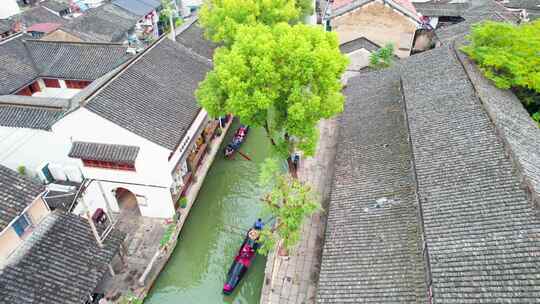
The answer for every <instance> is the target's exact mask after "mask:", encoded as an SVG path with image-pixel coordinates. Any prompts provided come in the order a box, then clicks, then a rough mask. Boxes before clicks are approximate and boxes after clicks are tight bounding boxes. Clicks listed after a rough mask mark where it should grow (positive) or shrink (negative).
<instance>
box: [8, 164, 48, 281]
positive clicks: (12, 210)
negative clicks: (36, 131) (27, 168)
mask: <svg viewBox="0 0 540 304" xmlns="http://www.w3.org/2000/svg"><path fill="white" fill-rule="evenodd" d="M44 189H45V188H44V187H43V185H41V184H38V183H37V182H35V181H33V180H31V179H29V178H27V177H25V176H22V175H20V174H19V173H17V172H15V171H14V170H11V169H9V168H7V167H5V166H3V165H0V231H2V230H4V228H6V227H7V225H8V224H9V223H10V222H11V221H12V220H14V219H15V218H16V217H17V216H19V215H20V214H21V212H22V211H23V210H24V209H25V208H26V207H28V206H29V205H30V204H31V203H32V202H33V201H34V200H35V199H36V198H37V197H38V195H39V194H40V193H41V192H43V190H44ZM0 289H1V288H0Z"/></svg>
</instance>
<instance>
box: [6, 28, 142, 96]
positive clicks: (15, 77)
mask: <svg viewBox="0 0 540 304" xmlns="http://www.w3.org/2000/svg"><path fill="white" fill-rule="evenodd" d="M126 50H127V48H126V47H125V46H123V45H121V44H112V43H95V42H64V41H44V40H34V39H28V36H26V35H24V34H19V35H15V36H14V37H12V38H8V39H6V40H5V41H0V79H2V83H0V95H7V94H12V93H14V92H15V91H16V90H18V89H19V88H21V87H23V86H25V85H28V84H30V83H31V82H32V81H34V80H35V79H36V78H39V77H53V78H63V79H83V80H95V79H97V78H99V77H101V76H103V75H105V74H106V73H108V72H110V71H111V70H113V69H115V68H116V67H118V66H120V65H121V64H122V63H124V62H126V61H127V60H129V59H130V58H131V56H130V55H128V54H127V53H126Z"/></svg>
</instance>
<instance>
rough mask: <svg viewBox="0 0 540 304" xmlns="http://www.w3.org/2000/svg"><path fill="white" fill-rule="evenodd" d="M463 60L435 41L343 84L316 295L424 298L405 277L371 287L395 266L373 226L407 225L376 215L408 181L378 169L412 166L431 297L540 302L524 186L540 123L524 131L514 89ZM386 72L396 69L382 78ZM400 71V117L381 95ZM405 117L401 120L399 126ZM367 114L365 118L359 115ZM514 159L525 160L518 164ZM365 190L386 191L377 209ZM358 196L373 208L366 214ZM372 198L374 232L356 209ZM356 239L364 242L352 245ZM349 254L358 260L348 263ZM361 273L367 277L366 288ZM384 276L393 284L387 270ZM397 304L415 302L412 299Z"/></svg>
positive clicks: (533, 172)
mask: <svg viewBox="0 0 540 304" xmlns="http://www.w3.org/2000/svg"><path fill="white" fill-rule="evenodd" d="M461 55H462V54H461ZM461 55H460V56H461ZM471 68H472V67H470V66H469V67H468V66H467V62H463V65H462V62H461V61H460V60H459V59H458V57H457V54H456V53H455V51H454V50H453V49H452V48H451V47H449V46H443V47H441V48H437V49H434V50H430V51H427V52H424V53H421V54H418V55H413V56H411V57H409V58H407V59H405V60H402V61H400V62H397V63H396V64H395V66H394V67H392V68H390V69H389V70H386V72H381V71H375V72H371V73H367V74H361V75H360V76H357V77H355V78H352V79H350V80H349V83H348V85H347V88H346V90H345V93H346V95H347V101H346V107H345V111H344V112H343V114H342V117H341V122H342V125H341V127H340V135H339V136H340V137H339V138H340V139H339V144H338V153H337V159H336V172H335V178H334V185H333V190H332V196H331V202H330V206H329V213H328V223H327V231H326V236H325V237H326V239H325V244H324V250H323V258H322V265H321V273H320V282H319V294H318V296H319V298H318V300H319V303H346V302H351V303H353V302H357V301H358V299H362V300H365V299H371V298H372V297H373V296H372V294H371V288H374V289H376V290H380V291H381V295H379V297H380V298H377V299H374V300H373V301H374V302H377V303H385V302H384V298H383V295H386V293H388V292H389V291H392V292H391V293H390V294H395V293H398V292H399V294H402V295H403V294H407V293H408V294H410V295H411V296H412V295H413V294H416V295H421V294H424V295H425V294H427V291H426V290H424V291H422V290H421V288H420V287H417V288H413V287H407V286H405V285H402V288H393V287H395V286H389V285H386V286H384V288H377V286H379V281H380V280H379V278H383V277H385V275H390V274H391V272H390V271H389V270H385V269H383V268H379V261H381V259H384V258H387V255H386V252H388V251H386V250H384V249H382V248H384V247H375V248H377V249H379V250H378V252H380V253H381V255H382V256H377V255H374V254H372V253H371V248H372V246H381V244H384V243H383V241H384V240H385V238H384V237H380V238H376V236H377V235H378V234H380V235H383V236H385V235H395V234H398V233H400V231H401V230H400V229H403V225H392V224H389V223H392V222H389V221H384V220H385V218H384V212H387V211H391V210H392V209H391V208H392V207H394V206H403V200H397V201H398V202H400V204H390V207H389V208H388V209H385V208H384V207H385V206H384V203H385V202H388V201H390V202H396V200H389V199H391V198H392V197H391V196H390V195H384V193H392V194H394V193H397V194H395V195H396V196H397V195H398V194H400V193H402V192H399V191H397V190H395V189H399V187H403V188H402V189H406V186H407V185H410V182H409V183H407V182H405V180H401V181H395V182H393V183H387V182H386V181H387V177H386V172H387V171H388V172H389V173H391V175H390V176H391V177H392V178H394V179H398V178H399V177H400V176H401V177H406V176H407V170H411V173H412V174H413V177H414V178H413V182H412V185H413V186H415V187H416V191H414V194H415V196H414V195H413V196H412V198H411V199H412V200H414V201H416V204H417V206H418V208H419V209H418V210H421V212H419V213H418V220H419V222H418V223H419V226H417V229H419V230H421V231H423V235H424V238H423V239H424V240H425V244H426V247H425V250H426V251H425V252H426V256H425V259H424V260H423V261H424V263H425V265H426V268H425V269H426V270H427V271H426V274H427V276H426V280H427V281H426V283H427V285H428V286H430V287H431V292H430V294H431V295H432V297H433V303H471V304H472V303H475V304H476V303H479V304H481V303H494V302H503V301H504V302H505V303H516V304H517V303H532V302H534V301H536V299H538V296H539V295H540V277H539V276H538V265H540V256H539V255H538V254H536V253H537V252H538V250H539V249H540V240H539V239H538V233H539V232H540V216H539V214H538V209H537V208H538V206H537V205H535V204H534V199H535V198H534V197H531V196H529V195H528V191H527V190H530V189H533V187H532V186H534V185H535V183H536V181H538V180H539V179H540V171H539V170H538V168H539V167H538V158H539V153H540V152H539V151H538V140H539V137H538V136H539V135H538V132H539V131H538V129H532V127H533V124H532V120H531V119H530V117H528V115H527V113H525V112H524V109H523V107H522V106H521V104H520V103H519V101H517V100H516V99H515V97H511V96H509V95H508V94H510V93H509V92H508V91H499V92H497V91H496V90H495V89H494V87H492V86H491V85H490V84H489V83H487V84H486V80H485V79H483V80H482V79H476V77H480V78H482V77H483V76H482V75H479V74H477V75H475V74H474V73H472V72H474V71H469V69H471ZM385 73H386V74H385ZM393 73H398V75H397V76H392V77H390V76H389V75H393ZM384 75H386V77H384ZM396 78H401V83H402V86H401V88H402V90H401V93H402V96H403V101H404V103H403V104H404V105H405V107H404V108H403V110H404V112H401V110H402V109H398V108H396V110H399V111H398V113H396V114H394V115H395V117H396V118H394V119H391V115H392V114H391V112H392V111H393V109H394V108H393V107H392V106H391V105H390V104H387V102H386V101H387V100H389V99H390V98H389V97H387V94H390V93H391V92H392V91H394V92H396V93H395V94H396V95H395V96H394V98H397V97H398V95H399V94H398V92H399V91H398V89H399V83H398V82H399V81H396ZM378 113H379V114H378ZM402 115H404V117H405V124H406V125H407V127H405V128H404V127H399V124H398V122H399V120H400V119H402V117H401V116H402ZM364 116H366V117H368V118H366V119H363V117H364ZM385 116H386V117H385ZM525 120H528V121H527V122H525ZM522 121H523V122H524V125H523V129H520V126H521V125H520V123H521V122H522ZM518 124H519V125H518ZM407 135H408V137H409V141H410V148H408V149H407V147H406V146H403V149H400V150H395V151H394V152H393V153H391V154H390V155H389V156H388V157H387V156H386V155H387V154H386V150H390V151H393V150H392V149H396V147H395V143H394V142H393V140H396V139H398V138H400V137H407ZM509 138H510V139H509ZM512 153H514V154H516V155H517V157H515V156H512ZM508 154H510V157H509V156H508ZM527 154H531V155H527ZM396 155H399V157H400V161H403V164H402V166H397V164H399V162H396V161H397V159H396V160H392V159H391V158H389V157H396ZM364 160H365V161H364ZM368 160H369V161H368ZM519 161H521V162H522V164H521V165H520V164H516V162H519ZM394 166H395V169H393V168H394ZM405 168H406V169H407V170H405V171H401V170H403V169H405ZM524 175H528V176H525V177H524ZM524 178H528V180H526V181H525V183H528V185H527V186H529V189H526V187H523V183H522V180H523V179H524ZM370 181H371V182H370ZM533 191H534V190H531V192H533ZM372 193H375V194H376V195H378V196H381V197H382V196H384V197H385V198H386V200H384V201H383V204H382V205H383V206H382V207H381V206H380V205H381V204H377V202H376V200H375V198H369V197H368V199H367V200H365V198H364V197H365V196H366V195H370V194H372ZM374 201H375V202H374ZM364 202H366V203H369V202H370V203H371V204H368V205H367V209H364V210H362V208H363V207H364V204H366V203H364ZM370 206H374V207H376V208H374V210H376V211H375V212H374V213H376V212H380V213H381V215H380V218H379V219H378V220H379V221H381V222H384V223H385V225H383V226H381V227H380V228H377V229H375V228H371V226H370V222H369V221H366V218H369V217H368V216H367V215H366V214H363V213H362V211H364V212H366V213H367V211H368V210H369V207H370ZM409 206H412V205H409ZM399 219H400V220H406V219H407V217H406V216H400V217H399ZM409 220H410V219H409ZM386 228H387V229H388V230H386ZM358 229H367V232H365V233H361V232H360V231H359V230H358ZM368 236H371V237H368ZM381 240H382V241H381ZM402 240H403V238H398V239H397V240H395V243H394V245H395V247H392V248H393V249H396V250H397V249H398V248H403V247H402V246H401V245H400V243H399V242H400V241H402ZM370 241H371V242H373V243H369V242H370ZM376 241H377V242H376ZM358 244H364V245H365V244H369V245H371V246H363V247H359V248H361V249H356V250H355V249H351V248H352V247H353V246H357V245H358ZM408 244H412V243H408ZM390 252H391V251H390ZM357 255H358V256H360V257H362V262H361V263H356V264H357V265H355V264H349V263H350V261H351V260H354V259H356V258H357ZM398 257H399V258H401V257H402V256H400V255H398ZM411 261H412V260H408V262H409V263H410V262H411ZM358 265H360V266H358ZM362 265H370V266H371V267H369V266H366V267H362ZM372 265H374V266H372ZM383 265H388V266H390V265H393V264H391V263H385V264H383ZM405 265H407V264H405V263H401V264H399V266H401V267H405ZM417 265H420V263H419V262H418V264H417ZM396 269H397V268H396ZM373 271H375V272H374V273H372V272H373ZM401 274H402V275H409V274H411V272H406V271H402V272H401ZM341 276H343V278H342V277H341ZM398 278H400V279H402V278H403V277H398ZM364 280H365V282H369V284H370V285H367V287H366V286H364V285H365V284H364V283H363V282H364ZM381 281H386V282H392V283H393V284H397V282H400V281H399V280H397V279H394V278H392V279H386V280H381ZM366 284H367V283H366ZM387 284H388V283H387ZM419 288H420V289H419ZM417 299H419V298H417ZM393 300H394V301H393V302H400V303H405V302H407V303H414V302H413V300H412V298H411V300H408V301H404V300H399V299H393ZM390 301H391V300H390ZM391 302H392V301H391Z"/></svg>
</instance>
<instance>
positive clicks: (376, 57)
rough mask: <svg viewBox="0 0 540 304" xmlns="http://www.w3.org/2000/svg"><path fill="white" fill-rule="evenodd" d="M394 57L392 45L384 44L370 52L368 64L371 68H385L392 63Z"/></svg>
mask: <svg viewBox="0 0 540 304" xmlns="http://www.w3.org/2000/svg"><path fill="white" fill-rule="evenodd" d="M393 59H394V45H393V44H392V43H388V44H386V45H385V46H384V47H383V48H380V49H378V50H377V51H375V52H373V53H371V55H370V56H369V65H370V66H371V67H373V68H386V67H389V66H390V65H391V64H392V61H393Z"/></svg>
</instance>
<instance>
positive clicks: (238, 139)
mask: <svg viewBox="0 0 540 304" xmlns="http://www.w3.org/2000/svg"><path fill="white" fill-rule="evenodd" d="M248 131H249V126H245V125H240V127H239V128H238V129H237V130H236V133H234V137H233V139H232V141H231V142H230V143H229V144H228V145H227V146H226V147H225V150H224V151H223V152H224V153H225V157H227V158H231V157H232V156H233V154H234V153H235V152H236V151H237V150H238V149H240V146H241V145H242V143H243V142H244V141H245V140H246V137H247V134H248Z"/></svg>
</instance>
